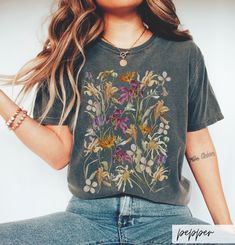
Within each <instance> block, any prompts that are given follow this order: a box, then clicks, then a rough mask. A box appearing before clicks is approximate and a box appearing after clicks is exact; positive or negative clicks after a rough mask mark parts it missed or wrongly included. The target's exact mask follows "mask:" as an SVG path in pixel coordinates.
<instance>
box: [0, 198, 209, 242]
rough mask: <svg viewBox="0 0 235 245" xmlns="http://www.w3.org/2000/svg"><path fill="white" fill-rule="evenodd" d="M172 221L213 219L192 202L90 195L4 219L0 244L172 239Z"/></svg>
mask: <svg viewBox="0 0 235 245" xmlns="http://www.w3.org/2000/svg"><path fill="white" fill-rule="evenodd" d="M172 224H209V223H207V222H204V221H202V220H200V219H197V218H195V217H193V216H192V213H191V211H190V209H189V207H188V206H180V205H171V204H163V203H154V202H150V201H148V200H146V199H142V198H138V197H135V196H129V195H123V196H113V197H105V198H99V199H90V200H85V199H81V198H78V197H75V196H72V197H71V199H70V200H69V203H68V206H67V207H66V210H65V211H63V212H56V213H52V214H48V215H44V216H40V217H35V218H30V219H26V220H20V221H13V222H8V223H2V224H0V245H97V244H106V245H114V244H115V245H118V244H126V245H127V244H129V245H131V244H132V245H136V244H138V245H142V244H172V243H171V232H172V230H171V228H172V227H171V226H172Z"/></svg>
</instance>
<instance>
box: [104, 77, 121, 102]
mask: <svg viewBox="0 0 235 245" xmlns="http://www.w3.org/2000/svg"><path fill="white" fill-rule="evenodd" d="M117 91H118V88H117V87H113V83H112V82H111V81H109V82H106V83H105V85H104V100H105V102H108V101H109V99H110V98H111V99H113V95H114V93H116V92H117Z"/></svg>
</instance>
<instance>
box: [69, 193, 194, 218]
mask: <svg viewBox="0 0 235 245" xmlns="http://www.w3.org/2000/svg"><path fill="white" fill-rule="evenodd" d="M67 211H71V212H77V213H89V214H90V215H94V216H95V215H99V216H100V215H104V216H109V215H114V214H116V215H119V216H135V215H137V216H150V217H153V216H167V215H186V216H188V215H190V216H191V215H192V213H191V211H190V209H189V207H188V206H187V205H185V206H184V205H174V204H168V203H156V202H152V201H149V200H147V199H143V198H139V197H136V196H132V195H126V194H125V195H120V196H110V197H102V198H96V199H82V198H80V197H77V196H74V195H73V196H72V197H71V199H70V201H69V204H68V206H67Z"/></svg>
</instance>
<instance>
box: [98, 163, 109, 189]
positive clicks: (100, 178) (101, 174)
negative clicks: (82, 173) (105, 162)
mask: <svg viewBox="0 0 235 245" xmlns="http://www.w3.org/2000/svg"><path fill="white" fill-rule="evenodd" d="M106 177H108V178H109V172H107V171H104V169H103V167H100V168H98V169H97V171H96V179H97V181H98V183H99V185H101V184H104V185H105V186H108V187H110V186H111V184H110V183H109V182H107V181H106V180H105V178H106Z"/></svg>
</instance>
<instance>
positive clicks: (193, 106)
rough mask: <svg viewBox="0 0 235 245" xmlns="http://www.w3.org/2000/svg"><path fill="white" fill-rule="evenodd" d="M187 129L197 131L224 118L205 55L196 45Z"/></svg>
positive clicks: (192, 65) (192, 66)
mask: <svg viewBox="0 0 235 245" xmlns="http://www.w3.org/2000/svg"><path fill="white" fill-rule="evenodd" d="M191 74H192V75H190V84H189V98H188V126H187V131H188V132H190V131H196V130H199V129H202V128H205V127H207V126H209V125H211V124H214V123H215V122H217V121H219V120H222V119H223V118H224V115H223V114H222V111H221V108H220V105H219V103H218V100H217V97H216V95H215V92H214V90H213V88H212V85H211V83H210V80H209V78H208V73H207V68H206V65H205V61H204V57H203V55H202V53H201V51H200V49H199V48H198V47H197V46H196V54H195V56H194V58H193V61H192V62H191Z"/></svg>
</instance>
